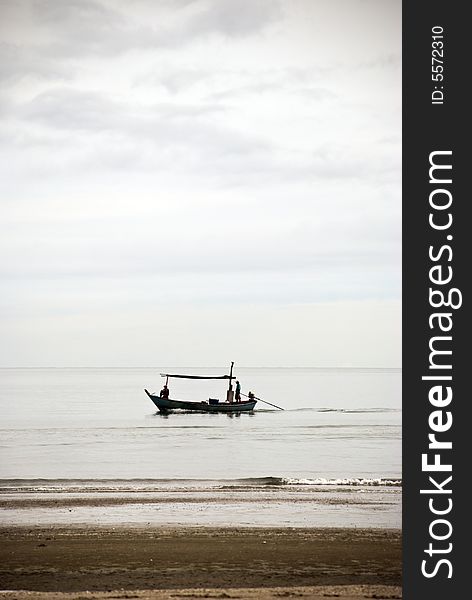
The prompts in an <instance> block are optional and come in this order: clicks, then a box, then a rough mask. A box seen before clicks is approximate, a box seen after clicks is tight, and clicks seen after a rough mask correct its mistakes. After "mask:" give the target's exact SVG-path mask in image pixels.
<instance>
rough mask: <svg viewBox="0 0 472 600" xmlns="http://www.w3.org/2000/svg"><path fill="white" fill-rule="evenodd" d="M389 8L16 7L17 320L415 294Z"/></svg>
mask: <svg viewBox="0 0 472 600" xmlns="http://www.w3.org/2000/svg"><path fill="white" fill-rule="evenodd" d="M386 4H387V3H371V2H368V3H359V2H355V1H354V0H353V1H352V2H341V3H340V4H338V3H332V2H329V1H326V2H324V1H316V2H315V1H313V2H305V1H304V0H294V2H290V3H288V2H287V3H281V2H277V1H271V0H263V1H260V2H257V1H249V0H244V1H243V0H241V1H240V0H235V1H234V2H232V1H230V2H222V1H220V0H195V1H190V0H189V1H187V0H182V1H180V0H177V1H170V0H163V1H162V2H157V3H156V2H151V1H150V0H149V1H147V0H136V1H135V2H132V3H129V2H125V0H101V1H98V0H97V1H94V0H80V1H79V0H64V2H53V1H52V0H51V1H46V0H41V1H40V0H38V1H33V0H19V2H18V3H14V4H11V3H10V4H9V6H8V11H7V9H6V8H5V6H6V5H5V6H3V5H2V11H3V16H5V17H6V19H5V18H4V19H2V23H3V24H2V23H0V28H2V33H1V35H2V38H3V40H4V42H3V43H4V47H3V48H4V50H5V53H4V55H5V56H7V57H8V60H6V61H2V66H1V68H2V69H3V70H2V71H1V72H0V77H3V80H4V82H5V85H4V86H3V90H2V97H1V100H0V108H1V110H2V113H3V118H2V121H1V123H0V151H1V152H2V153H3V154H4V155H5V156H7V157H8V160H4V161H2V163H1V164H0V187H1V197H2V208H3V209H4V210H3V214H4V218H3V220H2V224H1V225H0V245H1V247H2V248H1V249H2V251H1V256H2V259H1V261H0V273H1V275H2V286H3V290H2V294H1V295H0V296H1V301H2V302H3V308H4V311H3V314H5V315H6V314H8V315H13V314H14V315H15V318H18V319H19V320H21V319H26V318H29V319H34V317H33V316H32V315H36V316H37V317H38V315H45V314H47V315H48V319H49V318H50V319H52V320H54V318H55V317H54V315H59V314H67V315H70V314H80V315H82V316H83V315H87V318H90V319H91V322H92V321H93V322H94V323H96V326H97V331H99V330H100V315H102V316H103V314H105V312H106V311H107V310H110V307H114V310H115V311H116V312H117V314H118V313H120V312H123V311H129V312H130V313H131V312H133V311H136V312H137V313H139V312H140V311H142V310H144V309H146V310H148V309H149V310H150V309H151V308H155V307H161V308H162V307H163V306H164V305H169V304H172V303H176V304H178V305H180V306H181V305H183V304H185V303H187V304H190V305H194V306H198V307H200V308H202V309H203V307H207V308H208V307H215V306H216V305H218V304H224V305H232V306H234V307H235V310H236V309H237V307H238V306H241V305H242V304H244V303H251V302H252V303H259V304H260V305H261V306H267V307H268V306H274V305H276V304H286V305H294V304H296V303H299V304H304V303H317V302H321V301H329V302H332V303H336V302H338V301H340V300H345V301H350V300H359V299H364V300H366V301H367V300H372V299H375V298H382V299H392V298H398V297H399V295H400V284H401V280H400V250H401V239H400V237H401V236H400V231H401V229H400V228H401V214H400V213H401V210H400V185H401V181H400V174H401V164H400V161H401V148H400V143H401V135H400V134H401V105H400V97H399V90H400V83H401V82H400V81H399V69H398V67H399V61H398V57H399V49H400V43H401V36H400V29H399V28H398V26H397V25H398V24H397V20H395V19H394V18H392V14H395V15H396V13H397V12H398V10H397V9H395V10H393V8H392V6H391V5H392V4H395V3H394V2H392V3H388V4H389V8H388V10H387V12H386V13H385V12H384V9H383V8H382V6H384V5H386ZM352 21H354V23H353V22H352ZM5 23H7V24H8V26H6V25H5ZM353 25H355V27H353ZM356 28H357V29H358V28H361V31H362V32H363V34H362V35H360V34H359V33H358V32H354V33H353V29H356ZM369 32H370V33H371V35H367V33H369ZM354 41H355V42H356V43H353V42H354ZM38 318H39V317H38ZM84 318H85V317H84ZM24 322H26V321H24Z"/></svg>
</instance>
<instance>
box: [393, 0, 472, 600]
mask: <svg viewBox="0 0 472 600" xmlns="http://www.w3.org/2000/svg"><path fill="white" fill-rule="evenodd" d="M466 8H467V4H466V3H462V2H459V1H450V2H444V1H442V2H439V1H436V0H415V1H414V2H404V3H403V307H404V308H403V311H404V312H403V349H404V350H403V436H404V437H403V440H404V441H403V482H404V486H403V533H404V598H406V599H407V600H417V599H423V598H424V599H428V600H435V599H436V598H438V599H439V598H441V599H443V598H459V597H464V594H465V595H467V594H466V592H464V591H461V592H460V593H459V590H466V589H467V586H466V581H465V574H466V569H467V568H468V566H467V565H468V563H469V556H468V544H466V542H467V540H468V535H469V532H470V529H471V528H470V525H469V522H470V518H468V517H467V516H466V512H465V508H466V506H465V505H466V504H468V500H467V498H468V493H467V491H466V485H467V483H468V481H469V480H470V477H471V471H472V469H470V468H467V467H466V463H467V462H468V461H469V457H470V456H471V449H470V446H469V441H470V444H472V432H470V433H469V432H468V428H469V421H468V412H469V411H468V410H467V408H468V404H469V402H471V401H472V397H471V393H470V391H469V389H468V384H467V382H466V377H467V375H468V374H469V372H470V373H471V374H472V363H471V361H470V354H471V352H470V349H469V344H468V337H469V335H471V334H472V332H471V330H470V329H471V328H470V312H469V311H470V308H469V299H470V292H469V289H468V288H469V287H470V285H469V283H468V279H470V277H471V273H472V266H471V265H472V249H471V242H472V227H471V224H472V219H471V220H468V218H467V214H468V213H469V212H470V211H468V208H469V206H470V205H471V204H472V199H471V193H470V191H469V190H467V189H466V180H468V179H469V175H470V174H472V168H471V167H470V166H468V162H469V157H470V151H469V149H468V147H467V146H468V143H467V142H468V136H469V134H470V129H471V127H470V123H471V117H470V110H471V108H470V102H467V92H466V89H468V88H469V85H468V83H469V82H468V80H469V77H470V71H471V69H470V66H469V65H468V62H469V61H468V60H466V58H467V57H468V56H470V51H469V50H468V45H469V42H470V37H471V36H470V21H469V20H468V18H467V16H466ZM466 103H467V105H468V106H467V107H466ZM466 288H467V289H466Z"/></svg>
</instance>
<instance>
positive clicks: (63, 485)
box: [0, 476, 402, 494]
mask: <svg viewBox="0 0 472 600" xmlns="http://www.w3.org/2000/svg"><path fill="white" fill-rule="evenodd" d="M288 486H292V487H293V486H297V487H301V488H316V487H320V488H321V487H327V486H328V487H333V486H337V487H402V480H401V479H400V478H392V477H373V478H369V477H336V478H329V477H273V476H268V477H246V478H240V479H145V478H143V479H3V480H0V493H4V494H5V493H7V494H11V493H79V492H94V493H100V492H130V493H131V492H158V491H171V490H177V489H179V490H185V489H186V490H193V491H198V490H216V489H219V490H247V491H251V490H257V489H260V488H265V487H278V488H283V487H288Z"/></svg>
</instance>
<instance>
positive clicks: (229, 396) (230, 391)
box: [226, 362, 234, 403]
mask: <svg viewBox="0 0 472 600" xmlns="http://www.w3.org/2000/svg"><path fill="white" fill-rule="evenodd" d="M233 365H234V362H231V368H230V370H229V387H228V391H227V392H226V401H227V402H230V403H232V402H233V385H232V380H233Z"/></svg>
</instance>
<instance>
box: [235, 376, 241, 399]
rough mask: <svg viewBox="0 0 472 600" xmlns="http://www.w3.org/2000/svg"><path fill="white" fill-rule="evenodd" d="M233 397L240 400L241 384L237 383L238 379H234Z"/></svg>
mask: <svg viewBox="0 0 472 600" xmlns="http://www.w3.org/2000/svg"><path fill="white" fill-rule="evenodd" d="M234 399H235V400H236V402H241V384H240V383H239V381H236V390H235V393H234Z"/></svg>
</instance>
